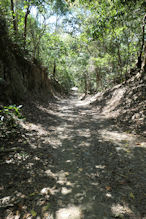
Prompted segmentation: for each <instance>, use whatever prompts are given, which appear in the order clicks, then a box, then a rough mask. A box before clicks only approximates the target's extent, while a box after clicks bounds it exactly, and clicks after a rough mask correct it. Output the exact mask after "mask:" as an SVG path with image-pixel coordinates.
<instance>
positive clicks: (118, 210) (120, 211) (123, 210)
mask: <svg viewBox="0 0 146 219" xmlns="http://www.w3.org/2000/svg"><path fill="white" fill-rule="evenodd" d="M111 210H112V213H113V214H114V215H115V217H118V218H123V217H124V216H128V215H129V216H130V217H132V218H133V219H136V217H135V216H134V214H133V211H132V210H131V209H130V208H129V207H128V206H127V205H126V204H125V203H124V204H113V205H112V207H111Z"/></svg>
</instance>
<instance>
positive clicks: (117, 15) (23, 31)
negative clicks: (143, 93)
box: [0, 0, 146, 93]
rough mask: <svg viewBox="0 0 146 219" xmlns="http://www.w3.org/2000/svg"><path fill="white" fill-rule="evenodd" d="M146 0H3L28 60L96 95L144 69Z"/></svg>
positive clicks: (0, 6) (0, 10)
mask: <svg viewBox="0 0 146 219" xmlns="http://www.w3.org/2000/svg"><path fill="white" fill-rule="evenodd" d="M145 6H146V3H145V2H144V1H143V0H133V1H130V0H129V1H126V0H99V1H97V0H90V1H87V0H74V1H72V0H66V1H65V0H50V1H48V0H25V1H24V0H0V16H2V17H4V18H5V20H6V22H7V26H8V34H9V37H10V38H11V40H12V41H13V42H14V45H17V46H19V47H20V48H21V49H22V51H23V53H24V56H25V58H26V59H29V60H31V61H32V62H37V63H40V64H41V65H43V66H44V67H45V68H46V69H47V71H48V77H49V78H52V79H53V80H56V81H58V82H59V83H60V84H61V85H62V86H64V87H65V88H66V90H70V88H71V87H72V86H77V87H79V89H80V91H84V92H85V93H94V92H97V91H100V90H102V89H104V88H107V87H110V86H113V85H114V84H117V83H120V82H122V81H124V80H125V79H126V78H127V77H128V73H129V71H130V69H131V68H134V67H135V65H136V62H137V67H138V68H141V64H142V59H143V55H144V40H145V39H144V33H145V20H146V18H145Z"/></svg>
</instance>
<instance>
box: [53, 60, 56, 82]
mask: <svg viewBox="0 0 146 219" xmlns="http://www.w3.org/2000/svg"><path fill="white" fill-rule="evenodd" d="M53 79H54V80H55V79H56V61H55V60H54V66H53Z"/></svg>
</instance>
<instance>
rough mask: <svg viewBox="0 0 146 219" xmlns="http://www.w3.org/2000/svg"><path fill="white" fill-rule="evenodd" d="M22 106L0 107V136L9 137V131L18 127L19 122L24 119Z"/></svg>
mask: <svg viewBox="0 0 146 219" xmlns="http://www.w3.org/2000/svg"><path fill="white" fill-rule="evenodd" d="M21 108H22V105H19V106H16V105H9V106H3V107H0V130H1V132H0V134H2V135H4V136H5V135H7V133H9V132H8V131H9V130H10V131H12V129H14V128H16V127H17V120H18V119H23V116H22V114H21V112H20V111H21Z"/></svg>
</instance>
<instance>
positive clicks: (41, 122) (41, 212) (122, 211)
mask: <svg viewBox="0 0 146 219" xmlns="http://www.w3.org/2000/svg"><path fill="white" fill-rule="evenodd" d="M75 104H76V102H75V100H70V101H69V100H68V101H62V102H61V103H56V104H54V108H52V109H51V108H46V107H45V106H41V105H36V106H34V108H33V109H32V108H31V110H30V111H29V107H28V108H27V112H28V116H27V119H26V122H25V124H24V126H23V131H22V133H23V134H22V136H21V138H19V139H17V141H15V143H16V145H17V147H18V148H20V149H22V150H20V151H17V152H16V151H14V152H12V153H9V154H7V155H5V156H3V158H2V160H1V167H0V173H1V178H0V194H1V195H0V205H1V207H0V218H2V219H3V218H4V219H5V218H23V219H25V218H37V219H39V218H40V219H45V218H47V219H94V218H95V219H110V218H111V219H112V218H124V219H128V218H131V219H134V218H135V219H142V218H143V219H144V217H145V216H146V204H145V194H146V189H145V179H146V164H145V160H144V159H145V156H146V149H145V144H144V142H143V139H139V138H138V137H137V136H134V135H131V134H128V133H124V132H122V130H120V129H118V128H117V127H116V125H115V124H114V123H113V122H112V121H111V120H108V119H106V118H105V117H103V116H101V115H98V114H97V112H96V111H95V110H93V109H91V108H90V107H87V106H86V108H85V107H77V106H76V105H75Z"/></svg>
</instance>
